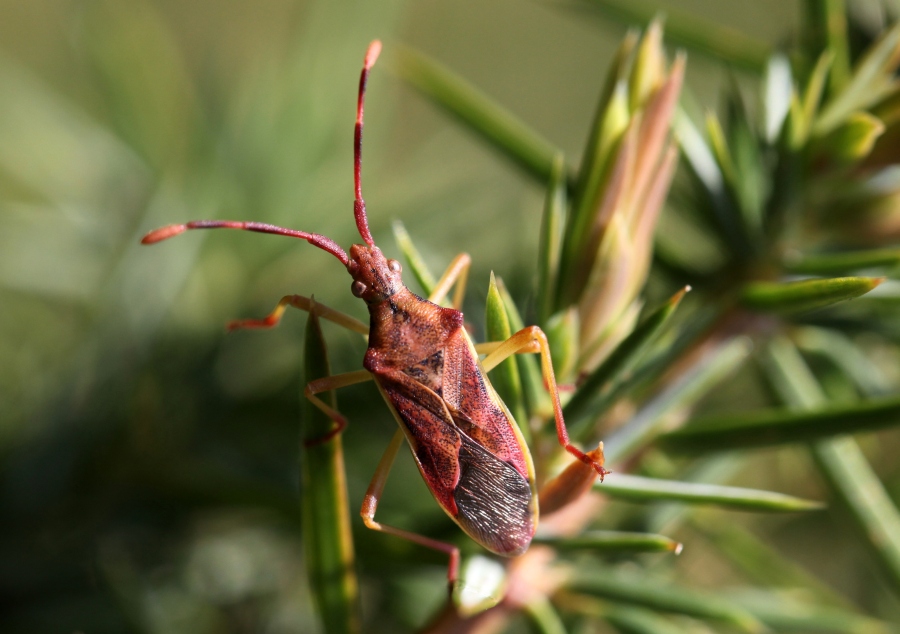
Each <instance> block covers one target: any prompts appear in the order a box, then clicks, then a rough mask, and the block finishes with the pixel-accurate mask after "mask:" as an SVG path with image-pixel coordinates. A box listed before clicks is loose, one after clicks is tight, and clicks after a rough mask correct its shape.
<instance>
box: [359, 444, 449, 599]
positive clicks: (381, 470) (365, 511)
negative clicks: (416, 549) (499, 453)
mask: <svg viewBox="0 0 900 634" xmlns="http://www.w3.org/2000/svg"><path fill="white" fill-rule="evenodd" d="M404 439H405V437H404V435H403V431H402V430H399V429H398V430H397V431H396V433H395V434H394V437H393V438H392V439H391V444H390V445H388V448H387V449H386V450H385V451H384V455H383V456H382V457H381V461H380V462H379V463H378V468H377V469H376V470H375V475H373V476H372V481H371V482H370V483H369V488H368V489H367V490H366V496H365V497H364V498H363V503H362V508H361V509H360V510H359V514H360V515H361V516H362V518H363V522H365V525H366V526H367V527H369V528H371V529H372V530H375V531H381V532H383V533H389V534H391V535H396V536H397V537H402V538H403V539H406V540H409V541H411V542H413V543H415V544H419V545H421V546H425V547H426V548H431V549H433V550H437V551H440V552H442V553H447V555H448V556H449V557H450V563H449V565H448V566H447V582H448V583H449V584H450V591H451V592H452V591H453V584H454V583H455V582H456V576H457V572H458V571H459V549H458V548H457V547H456V546H453V545H452V544H446V543H444V542H439V541H437V540H434V539H430V538H428V537H425V536H424V535H418V534H416V533H411V532H409V531H405V530H403V529H400V528H394V527H393V526H386V525H384V524H381V523H380V522H376V521H375V511H376V510H377V509H378V501H379V500H380V499H381V494H382V492H383V491H384V485H385V483H386V482H387V477H388V474H389V473H390V471H391V467H392V466H393V464H394V458H396V457H397V452H398V451H400V447H401V446H402V445H403V441H404Z"/></svg>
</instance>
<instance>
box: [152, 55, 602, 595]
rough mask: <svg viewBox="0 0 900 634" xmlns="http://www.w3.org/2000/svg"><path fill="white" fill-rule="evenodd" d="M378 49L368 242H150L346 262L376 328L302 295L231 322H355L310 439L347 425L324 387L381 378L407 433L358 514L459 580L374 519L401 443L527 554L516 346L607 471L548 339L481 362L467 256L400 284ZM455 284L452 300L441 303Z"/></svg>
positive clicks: (533, 511)
mask: <svg viewBox="0 0 900 634" xmlns="http://www.w3.org/2000/svg"><path fill="white" fill-rule="evenodd" d="M380 52H381V42H379V41H377V40H376V41H374V42H372V44H371V45H370V46H369V49H368V51H367V53H366V58H365V63H364V65H363V69H362V73H361V75H360V79H359V96H358V101H357V114H356V130H355V135H354V158H353V172H354V185H355V189H356V200H355V201H354V205H353V210H354V216H355V219H356V227H357V230H358V231H359V234H360V236H361V237H362V239H363V242H365V244H354V245H353V246H351V247H350V254H349V255H347V253H345V252H344V250H343V249H342V248H341V247H340V246H338V244H337V243H335V242H334V241H333V240H331V239H330V238H328V237H326V236H323V235H319V234H316V233H307V232H305V231H298V230H295V229H285V228H282V227H276V226H273V225H269V224H263V223H258V222H239V221H231V220H195V221H192V222H188V223H185V224H177V225H169V226H166V227H162V228H159V229H156V230H154V231H151V232H150V233H148V234H147V235H146V236H144V239H143V240H142V242H143V243H144V244H153V243H155V242H159V241H161V240H165V239H167V238H171V237H172V236H175V235H178V234H180V233H183V232H185V231H187V230H188V229H220V228H225V229H241V230H245V231H257V232H262V233H274V234H276V235H282V236H289V237H294V238H300V239H302V240H306V241H307V242H309V243H310V244H312V245H313V246H316V247H318V248H320V249H322V250H324V251H327V252H328V253H330V254H332V255H333V256H334V257H336V258H337V259H338V260H340V261H341V264H343V265H344V266H345V267H346V268H347V271H348V272H349V273H350V276H351V277H352V278H353V282H352V284H351V285H350V290H351V292H352V293H353V295H355V296H356V297H359V298H360V299H362V300H363V301H364V302H365V303H366V306H367V308H368V310H369V325H368V326H366V325H365V324H364V323H362V322H360V321H358V320H357V319H355V318H353V317H351V316H349V315H346V314H343V313H340V312H338V311H336V310H333V309H330V308H328V307H327V306H324V305H323V304H320V303H318V302H316V303H315V304H314V303H313V302H312V300H311V299H309V298H307V297H304V296H302V295H288V296H286V297H283V298H282V299H281V301H279V302H278V305H277V306H276V307H275V309H274V310H273V311H272V312H271V313H270V314H269V315H268V316H267V317H265V318H263V319H249V320H241V321H236V322H232V323H231V324H229V330H233V329H237V328H271V327H273V326H275V325H277V324H278V322H279V321H280V320H281V317H282V315H283V313H284V311H285V309H286V308H287V307H288V306H293V307H295V308H299V309H301V310H305V311H310V310H314V311H315V312H316V314H317V315H319V316H320V317H322V318H325V319H329V320H331V321H333V322H335V323H337V324H340V325H342V326H344V327H346V328H348V329H350V330H353V331H356V332H359V333H361V334H364V335H368V337H369V347H368V349H367V350H366V355H365V358H364V359H363V367H364V368H365V369H364V370H359V371H356V372H349V373H346V374H340V375H336V376H332V377H326V378H323V379H318V380H315V381H312V382H310V383H309V384H308V385H307V386H306V396H307V398H309V399H310V400H311V401H312V402H313V403H314V404H315V405H316V407H318V408H319V409H321V410H322V411H323V412H325V413H326V414H328V416H329V417H330V418H331V419H332V420H333V421H334V422H335V426H334V429H333V430H331V431H330V432H329V433H328V434H326V435H325V436H324V437H322V438H319V439H316V440H314V441H312V442H313V443H316V442H324V441H327V440H328V439H330V438H332V437H333V436H334V435H335V434H338V433H340V432H341V431H343V429H344V428H345V427H346V425H347V420H346V419H345V418H344V416H343V415H341V413H340V412H338V411H336V410H335V409H333V408H332V407H330V406H329V405H327V404H326V403H325V402H324V401H322V400H321V399H319V398H318V397H317V396H316V394H320V393H322V392H326V391H329V390H333V389H337V388H340V387H344V386H347V385H353V384H355V383H361V382H363V381H368V380H374V381H375V383H376V385H377V386H378V389H379V391H380V392H381V394H382V396H384V399H385V401H386V402H387V404H388V407H389V408H390V409H391V412H392V413H393V414H394V417H395V418H396V419H397V423H398V424H399V426H400V429H399V430H398V431H397V433H396V434H395V435H394V438H393V440H392V441H391V443H390V445H389V447H388V449H387V450H386V451H385V454H384V457H383V458H382V459H381V463H380V464H379V466H378V469H377V470H376V473H375V475H374V477H373V479H372V482H371V484H370V485H369V489H368V491H367V492H366V496H365V498H364V500H363V504H362V509H361V511H360V513H361V515H362V517H363V520H364V522H365V524H366V526H368V527H369V528H372V529H375V530H378V531H384V532H386V533H391V534H393V535H397V536H400V537H403V538H405V539H408V540H411V541H413V542H415V543H418V544H421V545H423V546H427V547H429V548H433V549H436V550H439V551H442V552H445V553H447V555H448V556H449V559H450V562H449V566H448V571H447V576H448V579H449V581H450V583H451V586H452V584H453V582H454V581H455V579H456V576H457V569H458V565H459V551H458V549H457V548H456V547H455V546H453V545H451V544H447V543H444V542H439V541H436V540H433V539H430V538H428V537H425V536H423V535H418V534H415V533H411V532H408V531H405V530H402V529H399V528H394V527H391V526H386V525H384V524H380V523H379V522H376V521H375V510H376V508H377V506H378V501H379V498H380V496H381V493H382V490H383V489H384V485H385V482H386V480H387V475H388V472H389V470H390V467H391V465H392V464H393V460H394V457H395V456H396V454H397V452H398V451H399V449H400V447H401V445H402V444H403V440H404V439H405V440H406V441H407V442H408V443H409V445H410V448H411V450H412V454H413V457H414V458H415V461H416V464H417V465H418V467H419V471H420V472H421V474H422V477H423V478H424V479H425V482H426V484H427V485H428V488H429V489H430V490H431V493H432V495H434V498H435V499H436V500H437V502H438V503H439V504H440V506H441V508H443V509H444V511H446V513H447V514H448V515H449V516H450V517H451V518H452V519H453V521H454V522H456V523H457V524H458V525H459V526H460V528H462V529H463V531H465V532H466V533H467V534H468V535H469V536H470V537H471V538H472V539H474V540H475V541H476V542H478V543H479V544H481V545H482V546H484V547H485V548H487V549H488V550H490V551H492V552H494V553H497V554H499V555H505V556H513V555H518V554H520V553H522V552H524V551H525V550H526V549H527V548H528V545H529V544H530V543H531V539H532V537H533V536H534V531H535V528H536V527H537V520H538V499H537V495H536V491H535V478H534V467H533V465H532V461H531V454H530V453H529V451H528V447H527V446H526V444H525V442H524V440H523V439H522V434H521V433H520V431H519V428H518V426H517V424H516V422H515V420H514V419H513V417H512V415H511V414H510V413H509V410H508V409H507V408H506V406H505V405H504V404H503V401H501V400H500V398H499V397H498V396H497V393H496V392H495V391H494V389H493V387H492V386H491V383H490V381H489V380H488V378H487V372H488V371H489V370H491V369H492V368H494V367H495V366H496V365H498V364H499V363H500V362H502V361H503V360H505V359H506V358H508V357H509V356H510V355H512V354H517V353H523V352H539V353H540V355H541V369H542V373H543V376H544V381H545V383H546V386H547V389H548V390H549V392H550V395H551V397H552V401H553V409H554V416H555V419H556V432H557V436H558V438H559V443H560V445H562V446H563V447H564V448H565V449H566V451H568V452H569V453H571V454H572V455H574V456H575V457H576V458H578V459H579V460H581V461H582V462H584V463H585V464H586V465H589V466H590V467H591V468H593V469H594V470H595V471H596V472H597V474H599V475H600V477H601V479H602V478H603V476H604V475H606V473H608V472H607V471H606V470H605V469H604V468H603V466H602V464H601V462H600V461H598V460H597V459H595V457H594V456H597V455H598V454H597V452H591V455H587V454H585V453H584V452H582V451H581V450H580V449H578V448H576V447H574V446H573V445H572V444H571V443H570V442H569V437H568V433H567V431H566V427H565V422H564V421H563V415H562V407H561V405H560V400H559V393H558V390H557V386H556V379H555V378H554V375H553V366H552V363H551V359H550V350H549V347H548V344H547V338H546V336H545V335H544V333H543V332H542V331H541V329H540V328H538V327H537V326H530V327H527V328H524V329H523V330H521V331H519V332H517V333H515V334H514V335H513V336H512V337H510V338H509V339H507V340H506V341H504V342H501V343H499V344H496V345H492V346H489V347H490V348H492V351H491V352H490V353H489V354H488V355H487V356H486V357H485V358H484V359H483V360H481V361H479V355H478V352H477V351H476V347H475V346H474V345H473V343H472V341H471V339H470V338H469V335H468V334H467V333H466V329H465V328H464V326H463V314H462V313H461V312H460V311H459V307H460V304H461V301H462V295H463V290H464V287H465V280H466V275H467V272H468V267H469V256H468V255H465V254H462V255H460V256H457V257H456V258H455V259H454V261H453V262H452V263H451V265H450V266H449V268H448V269H447V271H446V272H445V273H444V275H443V276H442V278H441V279H440V280H439V282H438V284H437V286H436V287H435V290H434V292H433V293H432V295H431V296H430V297H429V298H428V299H427V300H426V299H422V298H421V297H419V296H417V295H415V294H414V293H412V292H411V291H410V290H409V289H407V288H406V286H404V284H403V281H402V280H401V277H400V271H401V266H400V263H399V262H397V261H396V260H389V259H387V258H385V257H384V255H382V253H381V250H380V249H379V248H378V247H377V246H375V242H374V240H373V238H372V234H371V232H370V231H369V225H368V219H367V216H366V204H365V202H364V201H363V198H362V187H361V183H360V171H361V167H362V161H361V150H362V131H363V104H364V97H365V90H366V81H367V79H368V75H369V70H370V69H371V68H372V65H373V64H374V63H375V60H376V59H377V57H378V54H379V53H380ZM454 284H455V285H456V292H455V294H454V307H453V308H444V307H441V306H439V305H438V303H439V302H441V301H442V300H443V298H444V297H445V296H446V295H447V293H448V292H449V290H450V288H451V287H453V285H454Z"/></svg>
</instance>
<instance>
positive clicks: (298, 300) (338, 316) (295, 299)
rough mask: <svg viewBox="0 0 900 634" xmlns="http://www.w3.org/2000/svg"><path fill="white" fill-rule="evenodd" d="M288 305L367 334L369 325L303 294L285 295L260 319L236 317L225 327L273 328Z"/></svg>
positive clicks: (233, 328)
mask: <svg viewBox="0 0 900 634" xmlns="http://www.w3.org/2000/svg"><path fill="white" fill-rule="evenodd" d="M288 306H291V307H293V308H299V309H300V310H305V311H306V312H308V313H311V312H313V310H315V312H316V315H317V316H319V317H321V318H322V319H327V320H328V321H330V322H333V323H335V324H337V325H339V326H343V327H344V328H346V329H347V330H352V331H353V332H358V333H359V334H361V335H366V336H368V334H369V327H368V326H366V325H365V324H364V323H363V322H361V321H360V320H358V319H356V318H355V317H351V316H350V315H347V314H346V313H342V312H340V311H339V310H335V309H333V308H329V307H328V306H326V305H325V304H322V303H320V302H317V301H316V300H314V299H313V298H311V297H304V296H303V295H285V296H284V297H282V298H281V301H279V302H278V305H277V306H275V308H274V309H273V310H272V312H271V313H269V314H268V315H267V316H265V317H263V318H262V319H236V320H235V321H231V322H228V325H227V326H226V328H227V329H228V332H231V331H232V330H240V329H243V328H274V327H275V326H277V325H278V323H279V322H280V321H281V318H282V317H283V316H284V311H285V310H287V308H288Z"/></svg>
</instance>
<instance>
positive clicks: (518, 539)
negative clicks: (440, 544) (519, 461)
mask: <svg viewBox="0 0 900 634" xmlns="http://www.w3.org/2000/svg"><path fill="white" fill-rule="evenodd" d="M460 439H461V440H462V445H461V446H460V448H459V466H460V477H459V484H458V485H457V486H456V490H455V491H454V492H453V498H454V499H455V500H456V506H457V508H458V509H459V515H458V516H457V518H456V520H457V522H459V525H460V526H461V527H462V528H463V529H464V530H465V531H466V532H467V533H468V534H469V535H471V536H472V538H473V539H475V541H477V542H479V543H480V544H482V545H483V546H484V547H485V548H487V549H488V550H491V551H493V552H495V553H497V554H498V555H507V556H513V555H518V554H521V553H523V552H525V549H527V548H528V544H530V543H531V538H532V536H534V530H535V526H534V522H533V516H534V515H533V514H534V509H533V508H532V504H533V502H532V500H533V497H532V493H531V486H530V485H529V483H528V480H526V479H525V478H523V477H522V475H521V474H520V473H519V472H518V471H517V470H516V469H515V468H513V466H512V465H510V464H509V463H508V462H504V461H502V460H499V459H498V458H497V457H496V456H494V455H493V454H491V453H490V452H489V451H487V450H485V449H484V448H483V447H482V446H481V445H479V444H478V443H477V442H475V441H474V440H472V439H471V438H469V437H468V436H466V435H465V434H460Z"/></svg>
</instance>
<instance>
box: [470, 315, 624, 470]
mask: <svg viewBox="0 0 900 634" xmlns="http://www.w3.org/2000/svg"><path fill="white" fill-rule="evenodd" d="M535 344H537V345H538V347H539V348H540V353H541V373H542V374H543V376H544V383H545V384H546V385H547V389H548V391H549V392H550V398H551V399H552V400H553V415H554V417H555V418H556V436H557V438H559V444H560V445H562V446H563V447H564V448H565V450H566V451H568V452H569V453H570V454H572V455H573V456H575V457H576V458H578V459H579V460H581V461H582V462H583V463H585V464H587V465H590V466H591V467H593V468H594V470H595V471H596V472H597V473H598V474H599V475H600V481H601V482H602V481H603V477H604V476H605V475H606V474H607V473H609V471H607V470H606V469H604V468H603V465H602V464H600V463H599V462H598V461H597V460H594V459H593V458H591V457H590V456H589V455H587V454H586V453H584V452H583V451H581V450H580V449H578V448H577V447H575V446H574V445H572V443H570V442H569V432H568V431H567V430H566V421H565V420H564V419H563V413H562V404H561V403H560V402H559V389H558V388H557V386H556V376H555V375H554V374H553V362H552V359H551V358H550V344H548V343H547V335H545V334H544V331H543V330H541V329H540V328H538V327H537V326H528V327H527V328H523V329H522V330H520V331H519V332H517V333H516V334H514V335H513V336H512V337H510V338H509V339H507V340H506V341H504V342H503V343H501V344H500V345H499V346H497V348H496V349H495V350H494V351H493V352H491V353H490V354H489V355H488V356H487V357H485V358H484V360H483V361H482V362H481V364H482V366H483V367H484V369H485V370H486V371H487V370H490V369H491V368H493V367H495V366H497V364H499V363H500V362H502V361H504V360H506V359H507V358H508V357H509V356H510V355H513V354H517V353H520V352H526V351H531V350H529V349H532V350H533V348H534V345H535Z"/></svg>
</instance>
